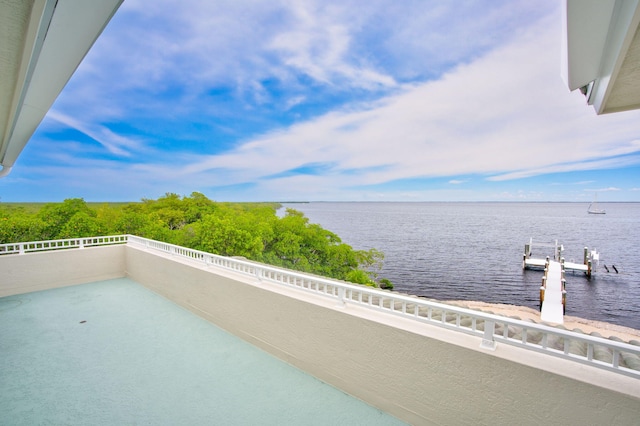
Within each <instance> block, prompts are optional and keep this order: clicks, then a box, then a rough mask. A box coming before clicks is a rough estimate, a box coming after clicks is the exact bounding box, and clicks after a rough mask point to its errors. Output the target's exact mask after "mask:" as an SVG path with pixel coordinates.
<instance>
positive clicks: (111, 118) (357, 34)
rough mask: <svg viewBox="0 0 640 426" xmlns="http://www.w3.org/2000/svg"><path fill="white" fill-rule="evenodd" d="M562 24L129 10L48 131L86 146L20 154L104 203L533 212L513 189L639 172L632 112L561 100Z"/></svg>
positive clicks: (353, 7) (526, 15) (376, 10)
mask: <svg viewBox="0 0 640 426" xmlns="http://www.w3.org/2000/svg"><path fill="white" fill-rule="evenodd" d="M559 19H560V18H559V6H558V5H557V4H556V2H554V1H549V2H544V3H539V2H536V3H535V4H532V3H530V2H526V1H518V2H512V1H491V2H462V3H456V4H455V5H454V4H452V3H450V2H446V1H434V2H429V3H428V4H425V2H424V1H422V0H416V1H414V0H407V1H403V2H400V3H398V2H390V1H386V0H371V2H368V3H367V7H362V3H361V1H358V0H342V1H340V2H330V1H311V0H310V1H298V0H276V1H273V2H252V1H221V2H210V1H205V0H202V1H196V0H194V1H190V2H177V1H174V0H159V1H157V2H153V3H152V4H150V3H148V2H145V1H139V0H127V1H126V2H124V3H123V5H122V7H121V9H120V10H119V11H118V13H117V14H116V16H115V17H114V19H113V20H112V22H111V23H110V24H109V26H108V27H107V29H106V30H105V32H104V34H103V35H102V36H101V37H100V38H99V40H98V41H97V42H96V45H95V46H94V48H93V49H92V51H91V52H90V53H89V55H87V58H86V60H85V61H84V62H83V63H82V65H81V66H80V68H79V69H78V71H77V73H76V74H75V75H74V77H73V78H72V80H71V81H70V83H69V85H68V87H67V88H65V91H64V92H63V94H62V95H61V96H60V98H59V99H58V101H57V102H56V104H55V106H54V109H53V110H52V112H51V113H50V115H49V117H50V118H51V119H52V120H51V122H54V121H55V122H57V123H61V124H64V125H65V126H67V127H68V128H70V129H74V130H77V131H79V132H81V133H83V134H84V135H86V136H88V137H90V138H91V139H93V140H94V141H96V142H97V143H98V144H99V145H95V144H94V146H88V145H83V144H82V143H81V142H80V141H75V140H67V139H60V140H58V141H55V138H56V135H55V131H53V130H52V129H49V130H51V131H50V132H49V133H47V131H46V130H47V129H46V128H45V129H44V131H42V132H41V133H40V136H37V137H36V138H35V141H34V142H32V144H30V145H32V146H36V147H37V149H35V148H34V150H33V152H36V151H37V152H38V154H36V157H37V156H38V155H40V153H42V155H48V156H50V157H52V156H55V158H56V159H57V160H58V161H59V164H60V165H63V164H64V167H60V168H55V169H53V168H47V169H43V170H42V172H43V173H44V172H45V171H47V172H49V173H52V174H53V173H55V175H56V176H57V178H59V179H61V180H60V182H61V184H60V185H64V184H63V183H62V182H64V180H63V177H65V178H68V179H69V182H74V183H73V185H82V186H83V187H84V188H88V187H91V185H93V187H94V188H100V191H105V190H110V191H111V193H112V194H119V193H118V191H121V193H126V194H133V193H135V191H134V188H137V190H138V191H145V192H144V193H142V194H141V195H140V196H147V197H148V196H154V195H155V194H163V193H165V192H167V191H172V192H178V193H190V192H192V191H193V190H198V191H201V192H204V193H207V191H211V193H212V195H213V196H214V198H215V194H223V195H224V196H227V197H229V199H247V200H251V199H253V200H256V199H270V200H278V199H309V198H312V199H328V200H331V199H343V200H345V199H346V200H348V199H352V200H354V199H389V198H395V199H410V200H419V199H425V198H430V197H436V198H438V197H445V196H446V197H449V198H452V199H476V198H478V197H479V198H482V197H483V196H484V197H485V198H491V199H500V198H501V197H502V198H509V199H512V198H513V199H516V198H517V199H522V198H528V199H532V198H536V199H537V198H540V197H542V195H541V194H540V193H537V192H535V191H528V190H526V189H521V188H519V187H517V185H520V184H521V183H522V184H523V185H524V182H525V181H528V180H532V179H534V178H536V177H540V176H545V175H550V174H557V173H571V172H577V171H583V172H588V171H598V170H605V169H613V170H615V169H616V168H620V167H637V166H638V165H640V141H639V140H638V132H637V129H638V127H637V124H636V123H637V122H639V121H640V120H639V118H640V114H639V113H638V111H632V112H627V113H619V114H612V115H607V116H596V115H595V113H594V112H593V109H592V108H590V107H588V106H587V105H586V104H585V100H584V97H583V96H582V95H581V94H579V93H577V92H576V93H569V92H568V89H567V88H566V86H565V85H564V83H563V82H562V79H561V77H560V41H561V36H560V35H561V32H560V31H561V30H560V21H559ZM45 127H46V126H45ZM38 138H39V139H38ZM34 143H35V145H33V144H34ZM98 150H100V152H102V153H104V156H103V158H96V157H100V155H98V154H97V151H98ZM116 159H123V160H124V161H120V162H118V161H114V160H116ZM14 173H15V172H14ZM82 175H85V176H90V177H91V178H90V179H85V181H84V182H82V183H80V182H78V181H77V180H78V179H79V177H80V176H82ZM470 176H472V177H473V182H474V190H471V189H468V187H469V185H461V184H462V183H464V182H468V181H469V177H470ZM57 178H56V179H57ZM576 180H577V181H585V182H584V183H583V184H586V181H592V182H593V181H598V182H602V183H600V184H601V185H603V186H604V185H612V186H613V185H614V184H613V183H609V182H606V183H605V182H603V181H601V180H600V179H595V178H594V177H593V176H591V175H589V176H586V175H584V176H583V175H580V176H573V177H572V181H576ZM436 182H437V183H436ZM67 185H71V183H68V184H67ZM438 185H440V187H438ZM479 185H486V188H491V189H490V190H489V189H483V191H484V192H483V194H484V195H478V193H477V192H474V191H477V190H478V188H479ZM565 185H566V184H565ZM615 185H616V186H621V185H618V184H615ZM506 186H508V188H506V189H505V187H506ZM550 186H551V185H548V187H550ZM560 186H561V185H557V186H556V187H560ZM498 187H500V189H499V190H498V189H496V188H498ZM96 191H97V190H96ZM149 191H155V194H154V193H149ZM445 194H446V195H445ZM487 194H491V195H487Z"/></svg>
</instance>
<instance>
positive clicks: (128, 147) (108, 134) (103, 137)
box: [47, 110, 140, 157]
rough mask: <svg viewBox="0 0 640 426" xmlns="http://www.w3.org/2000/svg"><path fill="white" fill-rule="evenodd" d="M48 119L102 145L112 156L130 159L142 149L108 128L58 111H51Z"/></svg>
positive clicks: (135, 142) (134, 142)
mask: <svg viewBox="0 0 640 426" xmlns="http://www.w3.org/2000/svg"><path fill="white" fill-rule="evenodd" d="M47 118H48V119H51V120H54V121H56V122H58V123H61V124H64V125H65V126H67V127H69V128H71V129H74V130H77V131H78V132H80V133H83V134H84V135H86V136H88V137H90V138H91V139H93V140H94V141H96V142H98V143H99V144H100V145H102V147H104V148H105V149H106V150H107V151H108V152H109V153H110V154H114V155H117V156H121V157H129V156H131V154H132V151H133V150H137V149H139V147H140V144H139V142H137V141H135V140H132V139H130V138H127V137H124V136H121V135H118V134H116V133H114V132H113V131H111V130H110V129H109V128H108V127H106V126H102V125H97V124H86V123H82V122H80V121H79V120H76V119H74V118H72V117H69V116H68V115H65V114H63V113H61V112H59V111H56V110H51V111H49V113H48V114H47Z"/></svg>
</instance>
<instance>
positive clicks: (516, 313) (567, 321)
mask: <svg viewBox="0 0 640 426" xmlns="http://www.w3.org/2000/svg"><path fill="white" fill-rule="evenodd" d="M442 303H447V304H449V305H453V306H458V307H461V308H467V309H472V310H475V311H481V312H486V313H490V314H495V315H500V316H505V317H510V318H518V319H521V320H524V321H531V322H534V323H537V324H545V325H548V326H551V327H563V328H565V329H567V330H570V331H578V332H581V333H583V334H588V335H593V334H594V333H597V334H599V335H600V336H602V337H604V338H606V339H609V338H611V337H617V338H619V339H622V340H623V341H625V342H627V343H629V342H631V341H632V340H635V341H636V342H640V330H636V329H634V328H630V327H625V326H621V325H616V324H611V323H608V322H604V321H595V320H588V319H584V318H580V317H573V316H570V315H565V316H564V323H563V324H554V323H548V322H544V321H541V320H540V312H539V311H538V310H536V309H532V308H529V307H526V306H517V305H506V304H501V303H486V302H478V301H466V300H447V301H443V302H442Z"/></svg>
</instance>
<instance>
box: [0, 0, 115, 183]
mask: <svg viewBox="0 0 640 426" xmlns="http://www.w3.org/2000/svg"><path fill="white" fill-rule="evenodd" d="M122 1H123V0H100V1H86V0H23V1H10V0H0V76H2V77H1V78H0V166H2V169H0V176H4V175H6V174H8V173H9V171H10V170H11V167H13V165H14V163H15V161H16V159H17V158H18V155H19V154H20V152H22V149H23V148H24V146H25V145H26V144H27V142H28V141H29V138H31V135H33V133H34V132H35V130H36V128H37V127H38V125H39V124H40V122H41V121H42V119H43V118H44V116H45V115H46V114H47V112H48V111H49V108H51V105H52V104H53V102H54V101H55V99H56V98H57V97H58V95H59V94H60V92H61V91H62V89H63V88H64V86H65V85H66V84H67V82H68V81H69V79H70V78H71V75H72V74H73V73H74V71H75V70H76V68H77V67H78V65H79V64H80V62H81V61H82V59H83V58H84V56H85V55H86V54H87V52H88V51H89V49H90V48H91V46H92V45H93V43H94V42H95V40H96V39H97V38H98V36H99V35H100V33H102V30H103V29H104V27H105V26H106V25H107V23H108V22H109V21H110V20H111V17H112V16H113V15H114V13H115V12H116V11H117V10H118V8H119V7H120V4H121V3H122Z"/></svg>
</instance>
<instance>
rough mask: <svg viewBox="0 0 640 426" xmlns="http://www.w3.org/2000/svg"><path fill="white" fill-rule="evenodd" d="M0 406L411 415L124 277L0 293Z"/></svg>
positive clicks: (225, 416) (173, 413)
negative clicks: (360, 395)
mask: <svg viewBox="0 0 640 426" xmlns="http://www.w3.org/2000/svg"><path fill="white" fill-rule="evenodd" d="M292 338H295V337H293V336H292ZM0 413H2V418H3V420H2V424H7V425H21V424H24V425H33V424H66V425H73V424H91V425H101V424H105V425H107V424H108V425H113V424H153V425H177V424H188V425H199V424H203V425H213V424H216V425H256V424H260V425H286V424H296V425H300V424H304V425H329V424H330V425H340V424H344V425H394V424H402V423H401V422H400V421H399V420H397V419H396V418H394V417H391V416H389V415H388V414H386V413H384V412H381V411H379V410H377V409H375V408H373V407H371V406H369V405H367V404H365V403H363V402H361V401H360V400H358V399H355V398H353V397H351V396H349V395H347V394H345V393H343V392H341V391H339V390H337V389H336V388H334V387H331V386H329V385H327V384H325V383H323V382H321V381H319V380H317V379H315V378H314V377H312V376H310V375H308V374H306V373H303V372H302V371H300V370H298V369H296V368H293V367H291V366H290V365H288V364H286V363H284V362H283V361H280V360H278V359H276V358H274V357H272V356H271V355H268V354H267V353H265V352H263V351H262V350H260V349H258V348H256V347H254V346H252V345H250V344H248V343H246V342H244V341H242V340H240V339H239V338H237V337H235V336H233V335H230V334H228V333H227V332H225V331H223V330H221V329H220V328H218V327H216V326H215V325H213V324H211V323H209V322H207V321H205V320H203V319H201V318H199V317H197V316H196V315H194V314H192V313H190V312H189V311H187V310H185V309H183V308H180V307H179V306H177V305H175V304H173V303H171V302H169V301H167V300H166V299H164V298H162V297H161V296H159V295H157V294H155V293H153V292H151V291H150V290H148V289H146V288H144V287H142V286H140V285H138V284H136V283H135V282H133V281H131V280H130V279H126V278H122V279H115V280H109V281H103V282H99V283H92V284H85V285H78V286H72V287H65V288H58V289H53V290H47V291H41V292H34V293H27V294H21V295H14V296H9V297H4V298H0Z"/></svg>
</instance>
